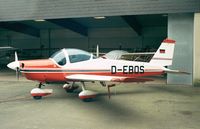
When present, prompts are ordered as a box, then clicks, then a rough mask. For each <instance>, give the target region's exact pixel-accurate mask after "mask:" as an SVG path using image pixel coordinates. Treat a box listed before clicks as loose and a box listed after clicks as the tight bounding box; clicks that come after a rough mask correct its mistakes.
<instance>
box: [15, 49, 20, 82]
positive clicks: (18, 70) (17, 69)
mask: <svg viewBox="0 0 200 129" xmlns="http://www.w3.org/2000/svg"><path fill="white" fill-rule="evenodd" d="M15 62H16V64H17V67H16V78H17V80H19V72H20V69H19V65H20V64H19V61H18V56H17V52H15Z"/></svg>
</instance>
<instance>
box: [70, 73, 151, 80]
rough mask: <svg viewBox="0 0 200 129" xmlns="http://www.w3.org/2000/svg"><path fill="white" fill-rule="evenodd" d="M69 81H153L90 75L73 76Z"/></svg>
mask: <svg viewBox="0 0 200 129" xmlns="http://www.w3.org/2000/svg"><path fill="white" fill-rule="evenodd" d="M66 79H67V80H73V81H110V82H146V81H153V80H152V79H147V78H127V77H120V76H103V75H88V74H73V75H69V76H66Z"/></svg>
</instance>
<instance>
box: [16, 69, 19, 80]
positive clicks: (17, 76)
mask: <svg viewBox="0 0 200 129" xmlns="http://www.w3.org/2000/svg"><path fill="white" fill-rule="evenodd" d="M19 72H20V69H19V67H17V68H16V78H17V80H19Z"/></svg>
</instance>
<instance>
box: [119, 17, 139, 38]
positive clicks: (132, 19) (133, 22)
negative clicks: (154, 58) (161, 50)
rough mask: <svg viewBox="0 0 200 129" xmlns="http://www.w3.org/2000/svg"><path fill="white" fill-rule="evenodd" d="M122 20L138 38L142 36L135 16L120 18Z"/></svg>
mask: <svg viewBox="0 0 200 129" xmlns="http://www.w3.org/2000/svg"><path fill="white" fill-rule="evenodd" d="M122 18H123V19H124V21H126V23H127V24H128V25H129V26H130V27H131V28H132V29H133V30H134V31H135V32H136V33H137V34H138V35H139V36H141V35H142V26H141V25H140V23H139V22H138V21H137V19H136V17H135V16H122Z"/></svg>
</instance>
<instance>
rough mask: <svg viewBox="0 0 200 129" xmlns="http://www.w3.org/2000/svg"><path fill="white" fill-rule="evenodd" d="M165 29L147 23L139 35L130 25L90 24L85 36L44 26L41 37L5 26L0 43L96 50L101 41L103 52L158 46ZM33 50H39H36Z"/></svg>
mask: <svg viewBox="0 0 200 129" xmlns="http://www.w3.org/2000/svg"><path fill="white" fill-rule="evenodd" d="M166 30H167V28H166V27H144V28H143V30H142V33H143V36H138V35H137V34H136V33H135V31H133V30H132V29H131V28H129V27H120V28H91V29H89V33H88V34H89V35H88V37H85V36H82V35H80V34H78V33H75V32H73V31H70V30H67V29H51V30H50V33H49V30H47V29H43V30H41V31H40V35H41V38H36V37H33V36H29V35H25V34H22V33H17V32H12V31H7V30H3V31H0V33H2V34H1V36H0V46H6V45H10V46H13V47H16V48H22V49H40V47H41V45H43V46H44V49H48V48H49V41H50V48H53V49H55V48H80V49H84V50H89V51H91V52H92V51H96V45H97V44H99V47H100V50H101V52H108V51H110V50H113V49H119V48H120V46H121V48H122V49H123V50H129V51H131V52H134V51H136V50H137V51H138V50H141V49H142V48H146V47H148V48H153V49H157V47H159V45H160V42H161V41H162V40H163V39H164V38H165V37H166V35H167V34H166ZM49 34H50V39H49ZM8 38H9V39H8ZM141 51H142V50H141ZM34 53H35V54H36V52H34ZM38 54H40V52H39V53H38ZM30 55H31V54H30ZM43 56H44V57H48V56H49V52H48V51H46V52H45V51H44V52H43Z"/></svg>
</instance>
